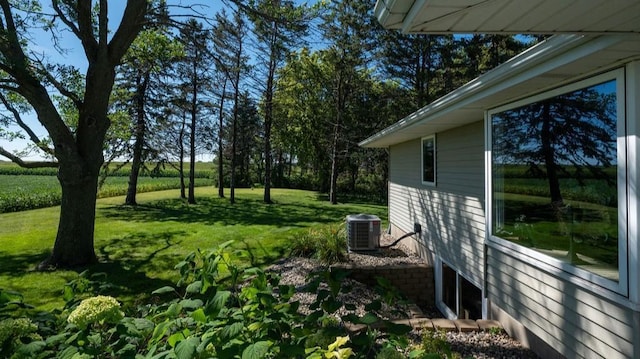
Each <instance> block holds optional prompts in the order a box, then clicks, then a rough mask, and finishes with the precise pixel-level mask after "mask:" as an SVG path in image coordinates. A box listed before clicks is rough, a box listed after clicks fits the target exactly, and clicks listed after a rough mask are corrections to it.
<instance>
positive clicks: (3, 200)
mask: <svg viewBox="0 0 640 359" xmlns="http://www.w3.org/2000/svg"><path fill="white" fill-rule="evenodd" d="M138 181H139V182H138V193H143V192H153V191H162V190H167V189H175V188H179V187H180V181H179V180H178V179H177V178H172V177H167V178H164V177H161V178H151V177H140V178H139V179H138ZM0 183H2V186H0V213H7V212H19V211H26V210H30V209H36V208H44V207H52V206H57V205H59V204H60V201H61V198H62V191H61V189H60V184H59V182H58V180H57V178H56V177H54V176H24V175H17V176H15V175H0ZM127 185H128V178H126V177H109V178H108V179H107V182H106V183H105V185H103V186H102V188H100V190H99V191H98V198H106V197H115V196H122V195H124V194H126V193H127ZM196 185H197V186H204V185H210V181H209V180H207V179H201V180H198V181H197V182H196Z"/></svg>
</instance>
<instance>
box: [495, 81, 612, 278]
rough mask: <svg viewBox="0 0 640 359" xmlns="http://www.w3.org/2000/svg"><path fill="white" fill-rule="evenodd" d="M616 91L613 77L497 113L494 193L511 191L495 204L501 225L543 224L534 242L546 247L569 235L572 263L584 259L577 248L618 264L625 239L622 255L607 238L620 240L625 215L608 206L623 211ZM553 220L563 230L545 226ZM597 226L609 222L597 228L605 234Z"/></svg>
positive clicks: (534, 233)
mask: <svg viewBox="0 0 640 359" xmlns="http://www.w3.org/2000/svg"><path fill="white" fill-rule="evenodd" d="M615 88H616V83H615V81H609V82H606V83H602V84H599V85H595V86H591V87H588V88H585V89H581V90H577V91H573V92H570V93H566V94H562V95H559V96H556V97H553V98H549V99H545V100H543V101H539V102H536V103H532V104H529V105H526V106H522V107H519V108H515V109H512V110H507V111H504V112H501V113H498V114H495V115H493V116H492V126H493V148H492V153H493V166H494V169H493V171H494V172H493V175H494V192H503V193H504V198H502V199H500V200H501V201H503V203H498V205H497V206H495V205H494V210H497V211H498V212H496V214H497V217H498V222H500V221H501V220H502V221H503V223H500V224H499V225H504V226H505V228H507V227H508V226H509V225H511V226H512V227H513V228H511V229H515V226H516V221H522V219H523V218H526V219H527V221H529V222H528V223H529V224H531V223H533V224H538V226H537V227H538V230H537V232H538V233H536V226H535V225H534V226H533V229H532V230H531V231H530V232H532V233H533V234H532V236H533V237H536V238H533V240H532V242H530V243H529V244H528V245H530V246H536V247H539V248H545V247H546V248H550V249H556V248H558V247H559V246H558V243H557V240H558V237H564V238H563V240H562V241H563V242H564V243H565V245H566V244H568V246H569V248H567V247H565V249H569V253H568V255H569V258H568V260H569V261H571V262H572V263H578V262H579V261H580V259H579V258H578V257H577V255H576V250H580V249H582V250H585V249H586V248H587V247H589V246H590V247H591V248H589V249H586V252H588V254H589V256H590V257H591V256H594V257H593V258H598V259H599V260H602V261H604V262H606V263H610V264H614V263H612V262H615V264H616V266H617V243H615V255H613V253H610V252H611V250H613V249H614V248H613V247H612V246H611V243H606V242H607V241H611V240H612V239H617V217H616V218H611V215H612V211H610V210H607V209H605V208H604V207H609V208H611V207H613V208H617V187H616V175H617V173H616V166H617V153H616V145H617V115H616V92H615ZM543 181H544V182H545V183H546V185H543ZM545 187H546V188H545ZM508 194H512V195H511V196H509V195H508ZM514 194H518V195H521V196H520V197H514ZM523 195H524V196H535V197H538V198H539V197H546V198H547V201H546V204H545V203H544V202H543V201H540V200H539V199H538V200H534V199H533V198H527V197H524V196H523ZM498 197H499V196H498ZM567 200H571V201H569V202H567ZM596 205H597V206H596ZM501 206H502V207H503V208H495V207H501ZM613 214H614V216H615V215H617V212H615V211H613ZM500 216H504V218H500ZM548 222H555V223H557V226H556V228H553V230H551V229H549V228H544V227H545V226H547V227H548V224H546V223H548ZM603 222H609V223H603ZM543 223H545V225H544V226H542V225H541V224H543ZM596 223H600V224H606V226H604V227H601V228H600V229H597V230H596V231H600V232H604V233H595V234H594V233H593V232H594V231H593V230H592V229H591V227H592V225H594V224H596ZM522 224H524V223H520V228H523V227H522ZM494 226H495V224H494ZM511 232H515V231H514V230H512V231H511ZM589 232H591V233H589ZM507 236H508V234H507ZM541 237H547V238H542V240H541ZM554 238H555V240H556V243H553V241H552V239H554ZM567 241H568V242H569V243H566V242H567ZM574 244H578V245H579V247H580V248H573V246H574ZM602 246H606V249H605V250H602V248H600V249H598V248H597V247H602ZM596 249H597V250H596ZM614 258H615V259H614Z"/></svg>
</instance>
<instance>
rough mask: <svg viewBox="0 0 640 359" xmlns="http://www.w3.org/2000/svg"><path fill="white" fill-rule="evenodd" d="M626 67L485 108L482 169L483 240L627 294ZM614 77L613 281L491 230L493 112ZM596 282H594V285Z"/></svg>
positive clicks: (565, 275)
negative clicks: (615, 213) (615, 258)
mask: <svg viewBox="0 0 640 359" xmlns="http://www.w3.org/2000/svg"><path fill="white" fill-rule="evenodd" d="M625 77H626V76H625V68H624V67H621V68H617V69H614V70H611V71H607V72H605V73H601V74H599V75H595V76H591V77H588V78H585V79H582V80H579V81H576V82H572V83H570V84H566V85H563V86H560V87H557V88H555V89H552V90H548V91H545V92H542V93H539V94H537V95H534V96H530V97H527V98H524V99H521V100H519V101H515V102H511V103H508V104H505V105H502V106H499V107H495V108H492V109H489V110H487V111H485V143H486V151H485V173H486V183H485V185H486V188H485V193H486V197H487V198H486V206H487V210H486V220H487V222H486V233H487V236H486V244H487V245H488V246H490V247H492V248H495V249H497V250H500V251H501V252H504V253H507V254H509V255H511V256H513V257H515V258H516V259H518V260H521V261H523V262H525V263H528V264H530V265H531V266H533V267H537V268H539V269H541V270H543V271H546V272H549V273H553V274H554V275H557V276H558V277H560V278H561V279H562V280H565V281H567V282H570V283H574V284H576V285H579V286H582V287H588V288H592V289H595V290H598V288H603V289H605V291H613V292H615V293H617V294H620V295H622V296H624V297H627V298H628V297H629V282H628V275H629V262H628V254H627V253H628V248H629V233H628V227H629V222H628V221H629V219H628V218H629V216H628V215H629V202H628V201H629V198H628V197H629V195H628V193H629V192H628V186H629V181H628V170H627V166H628V164H629V163H628V161H629V157H628V152H629V151H630V149H629V148H628V144H627V139H626V138H627V136H628V132H627V118H626V102H627V94H626V88H625V87H626V86H625ZM611 80H615V81H616V101H617V104H616V114H617V138H618V140H617V161H618V171H617V188H618V281H614V280H611V279H608V278H605V277H602V276H599V275H597V274H596V273H594V272H591V271H588V270H586V269H582V268H579V267H576V266H573V265H572V264H570V263H567V262H564V261H561V260H559V259H555V258H553V257H550V256H548V255H546V254H544V253H541V252H538V251H536V250H534V249H531V248H527V247H524V246H520V245H518V244H516V243H513V242H510V241H508V240H506V239H502V238H500V237H498V236H496V235H494V233H493V206H494V203H493V170H492V169H493V166H492V165H493V163H492V159H493V154H492V146H493V138H492V133H493V128H492V116H493V115H494V114H497V113H501V112H503V111H507V110H511V109H515V108H518V107H522V106H525V105H529V104H532V103H535V102H539V101H542V100H545V99H549V98H552V97H555V96H559V95H562V94H565V93H569V92H572V91H576V90H580V89H584V88H587V87H589V86H593V85H597V84H600V83H603V82H606V81H611ZM594 285H595V286H594Z"/></svg>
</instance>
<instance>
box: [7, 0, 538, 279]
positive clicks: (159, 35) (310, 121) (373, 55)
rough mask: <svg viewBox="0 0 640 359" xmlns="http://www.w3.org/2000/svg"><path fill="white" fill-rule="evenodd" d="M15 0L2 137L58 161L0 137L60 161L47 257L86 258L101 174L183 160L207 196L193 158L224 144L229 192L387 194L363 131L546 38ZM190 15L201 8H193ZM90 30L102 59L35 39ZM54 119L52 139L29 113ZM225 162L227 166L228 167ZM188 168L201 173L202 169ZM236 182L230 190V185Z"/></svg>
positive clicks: (280, 6)
mask: <svg viewBox="0 0 640 359" xmlns="http://www.w3.org/2000/svg"><path fill="white" fill-rule="evenodd" d="M107 3H108V1H107V0H99V1H91V2H90V1H77V2H73V1H63V0H52V1H51V2H50V3H49V2H47V3H46V4H45V3H44V2H39V1H8V0H0V35H1V39H0V66H1V67H0V69H1V70H2V72H1V74H2V75H1V76H2V80H3V81H2V84H1V85H0V102H1V103H2V113H1V115H0V138H1V139H4V140H11V139H15V138H28V139H29V140H30V141H31V142H32V143H33V145H32V147H31V149H32V150H35V151H38V152H39V153H40V155H41V156H42V157H43V158H45V159H48V160H45V161H37V162H34V161H31V162H27V161H24V160H23V159H22V156H21V155H23V154H24V153H25V152H20V153H18V152H11V151H8V150H6V149H4V148H2V147H1V146H0V155H2V156H4V157H6V158H8V159H10V160H12V161H13V162H16V163H18V164H20V165H21V166H24V167H43V166H51V167H57V168H58V179H59V181H60V184H61V188H62V197H63V200H62V208H61V216H60V224H59V227H58V234H57V237H56V242H55V244H54V247H53V251H52V254H51V256H50V257H49V258H48V259H47V260H46V261H44V262H43V263H41V265H40V268H42V269H46V268H49V267H69V266H77V265H85V264H88V263H92V262H94V261H96V256H95V252H94V249H93V231H94V220H95V201H96V193H97V188H98V185H99V176H100V173H105V172H106V173H108V171H109V170H117V164H118V163H120V164H121V163H122V162H123V160H124V162H130V163H131V168H132V169H131V173H130V179H129V191H128V193H127V196H126V203H127V204H130V205H135V204H136V184H137V178H138V176H139V175H140V173H141V171H142V169H143V168H145V167H146V168H149V167H150V166H158V165H164V166H175V167H176V168H177V169H178V170H179V171H180V173H181V178H182V184H183V185H182V191H181V196H182V197H183V198H185V199H186V200H187V201H188V202H189V203H195V201H196V197H195V193H194V192H195V188H194V185H193V184H194V179H193V178H185V174H186V173H189V174H190V176H193V174H194V173H195V171H194V168H193V166H194V165H195V162H196V161H197V160H198V158H199V156H202V155H209V157H210V158H212V161H213V163H214V164H215V172H216V179H215V180H216V184H217V186H218V188H219V192H218V195H219V196H220V197H226V196H229V200H230V201H231V202H232V203H233V202H234V201H235V192H234V190H235V188H237V187H248V186H256V185H257V186H260V187H262V189H263V191H264V201H265V202H267V203H271V202H272V198H271V193H270V190H271V188H272V187H294V188H303V189H312V190H318V191H321V192H324V193H327V194H328V198H329V200H330V201H331V202H332V203H338V200H339V198H340V196H344V195H347V194H349V195H354V194H360V195H367V196H377V197H378V198H381V199H384V198H385V196H386V181H387V155H386V153H385V151H384V150H375V149H363V148H359V147H358V146H357V143H358V142H359V141H361V140H363V139H364V138H366V137H367V136H369V135H371V134H373V133H375V132H377V131H379V130H381V129H383V128H385V127H387V126H389V125H390V124H392V123H394V122H396V121H397V120H399V119H400V118H402V117H403V116H405V115H407V114H409V113H411V112H413V111H415V110H417V109H418V108H420V107H422V106H424V105H426V104H428V103H430V102H431V101H433V100H435V99H437V98H438V97H440V96H442V95H444V94H446V93H448V92H449V91H452V90H454V89H455V88H457V87H458V86H460V85H462V84H463V83H465V82H467V81H469V80H470V79H473V78H475V77H477V76H478V75H480V74H481V73H483V72H485V71H487V70H489V69H491V68H492V67H494V66H496V65H498V64H500V63H502V62H504V61H505V60H506V59H508V58H510V57H511V56H513V55H515V54H516V53H518V52H520V51H521V50H522V49H524V48H525V47H526V46H528V45H530V43H531V42H533V41H536V40H537V39H536V38H523V37H511V36H497V35H469V36H456V37H454V36H450V35H446V36H445V35H442V36H435V35H406V34H401V33H398V32H392V31H386V30H384V29H381V27H380V26H379V25H378V23H377V21H376V19H375V18H374V16H373V14H372V9H373V6H374V2H373V1H354V0H344V1H322V2H317V3H315V4H313V5H307V4H306V3H305V4H300V3H299V2H297V1H292V0H225V1H223V2H222V4H223V6H221V7H220V9H219V10H218V11H216V12H215V13H213V11H212V10H211V9H210V8H209V7H207V6H204V5H199V4H196V3H195V2H194V4H192V5H172V4H170V3H167V2H166V1H164V0H154V1H151V2H149V1H147V0H128V1H127V2H126V6H125V8H124V12H123V15H122V19H121V21H120V23H119V24H115V25H114V24H112V23H110V22H109V20H110V17H109V8H108V6H107V5H108V4H107ZM185 14H186V15H185ZM34 30H38V31H41V32H44V33H46V34H48V35H50V38H51V41H52V44H51V45H52V46H53V47H55V48H57V49H60V51H62V52H63V51H64V48H63V47H62V45H61V42H60V38H61V37H62V36H74V37H76V38H77V39H78V40H79V42H80V44H81V46H82V50H83V54H84V56H85V58H86V64H87V66H86V70H85V71H81V70H80V69H79V68H76V67H74V66H72V65H69V64H63V63H56V62H53V61H51V60H50V59H49V58H47V57H46V56H44V55H42V54H41V53H39V52H38V48H39V47H38V46H37V45H38V44H36V43H35V42H34V39H33V37H32V36H31V35H30V34H31V33H33V31H34ZM28 115H31V116H35V117H36V118H37V122H38V124H39V125H41V126H42V127H44V129H45V130H46V135H45V136H39V135H37V132H36V131H35V130H34V129H33V126H32V125H31V124H30V123H29V121H28V120H26V118H25V116H28ZM212 165H213V164H212ZM186 166H190V170H189V171H186V168H185V167H186ZM225 189H228V191H229V192H228V193H226V192H225Z"/></svg>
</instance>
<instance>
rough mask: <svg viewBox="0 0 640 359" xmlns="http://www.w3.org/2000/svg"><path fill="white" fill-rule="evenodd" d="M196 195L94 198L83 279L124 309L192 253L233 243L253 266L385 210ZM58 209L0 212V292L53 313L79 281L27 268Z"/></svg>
mask: <svg viewBox="0 0 640 359" xmlns="http://www.w3.org/2000/svg"><path fill="white" fill-rule="evenodd" d="M196 195H197V197H196V199H197V204H196V205H187V204H186V203H184V202H183V201H182V200H180V199H179V198H178V197H179V195H178V191H177V190H169V191H160V192H150V193H142V194H140V196H139V201H138V202H139V206H137V207H128V206H123V205H122V203H123V197H112V198H105V199H100V200H99V201H98V205H97V220H96V232H95V233H96V235H95V248H96V253H97V255H98V257H99V258H100V263H99V264H97V265H95V266H93V267H91V268H89V269H88V270H89V274H90V275H93V276H97V275H101V276H103V277H104V278H105V280H106V281H108V282H110V283H112V285H113V286H112V288H111V289H110V291H109V294H111V295H115V296H117V297H118V299H119V300H120V301H122V302H123V303H124V305H125V306H126V305H128V304H129V303H135V302H136V301H139V300H142V299H144V297H145V296H148V293H150V292H151V291H152V290H153V289H155V288H159V287H162V286H165V285H172V284H173V283H175V282H176V281H177V279H178V278H177V275H176V273H175V271H174V270H173V266H174V265H175V264H176V263H177V262H179V261H180V260H182V258H184V257H185V256H186V255H187V254H188V253H190V252H193V251H195V250H197V249H202V250H206V249H210V248H214V247H216V246H217V245H218V244H220V243H223V242H226V241H228V240H234V241H235V242H234V247H235V248H242V249H246V250H250V251H249V252H248V253H250V254H251V255H250V256H249V257H247V258H245V259H244V261H245V262H246V263H247V264H248V265H250V264H253V265H255V266H261V265H264V264H267V263H270V262H271V261H273V260H275V259H277V258H280V257H282V256H283V255H288V254H289V251H290V243H291V242H292V240H293V238H295V237H296V236H298V235H300V234H304V233H307V232H308V231H309V229H310V228H312V227H315V226H322V225H336V226H337V225H339V224H340V223H341V222H342V221H343V220H344V218H345V217H346V216H347V215H348V214H353V213H362V212H364V213H372V214H375V215H377V216H379V217H381V218H385V215H386V207H385V206H379V205H371V204H339V205H337V206H332V205H330V204H329V203H328V202H326V201H324V200H322V199H321V198H320V197H319V195H318V194H317V193H316V192H310V191H300V190H284V189H274V192H273V200H274V201H275V202H276V203H275V204H274V205H266V204H263V203H262V191H259V190H251V189H238V190H236V195H237V201H236V204H235V205H231V204H229V200H228V199H225V198H217V189H215V188H206V187H202V188H199V189H198V191H196ZM59 211H60V208H59V207H52V208H42V209H37V210H31V211H24V212H16V213H4V214H0V287H2V288H4V289H11V290H14V291H18V292H21V293H22V294H23V295H24V297H25V300H26V301H27V302H28V303H30V304H33V305H35V306H37V307H38V308H41V309H53V308H57V307H60V306H61V305H62V304H63V303H64V300H63V298H62V290H61V288H62V287H63V286H64V284H65V283H66V282H69V281H71V280H73V279H76V278H78V275H79V273H78V272H75V271H62V270H60V271H56V272H37V271H35V270H34V268H35V266H36V265H37V263H39V261H41V260H42V259H43V258H45V257H46V256H47V254H48V252H49V251H50V249H51V246H52V244H53V239H54V238H55V230H56V223H57V221H58V216H59Z"/></svg>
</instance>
